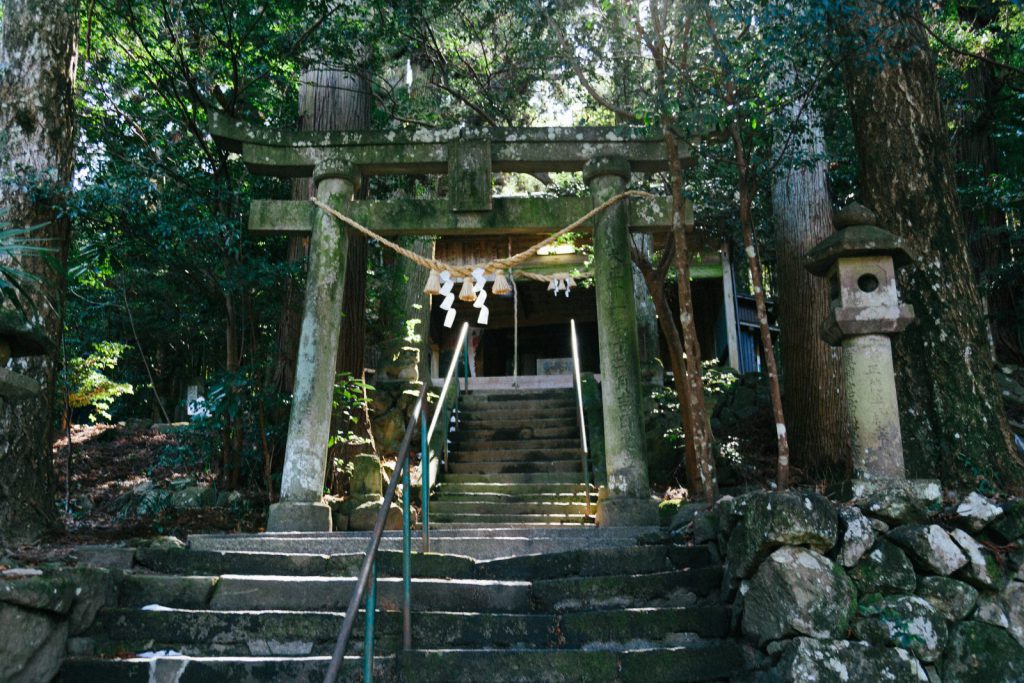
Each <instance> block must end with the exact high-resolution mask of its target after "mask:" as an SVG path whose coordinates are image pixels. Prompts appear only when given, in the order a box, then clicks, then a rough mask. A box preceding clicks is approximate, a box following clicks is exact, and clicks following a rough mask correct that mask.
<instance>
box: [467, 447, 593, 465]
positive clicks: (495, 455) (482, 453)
mask: <svg viewBox="0 0 1024 683" xmlns="http://www.w3.org/2000/svg"><path fill="white" fill-rule="evenodd" d="M502 460H504V461H519V460H533V461H536V462H549V461H551V460H575V461H576V462H577V463H582V462H583V459H582V455H581V453H580V446H579V443H570V444H569V445H568V446H565V445H562V446H555V445H550V444H547V443H546V442H540V443H515V442H512V443H509V442H498V443H494V444H491V445H490V446H484V447H483V448H473V449H470V448H461V447H459V448H455V449H453V450H452V453H451V456H450V457H449V461H448V467H449V469H450V468H451V466H452V465H453V464H455V463H468V462H495V461H502Z"/></svg>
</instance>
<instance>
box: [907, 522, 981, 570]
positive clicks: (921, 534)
mask: <svg viewBox="0 0 1024 683" xmlns="http://www.w3.org/2000/svg"><path fill="white" fill-rule="evenodd" d="M888 538H889V540H890V541H892V542H893V543H895V544H896V545H898V546H900V547H901V548H903V549H904V550H905V551H906V552H907V555H909V556H910V559H911V561H912V562H913V563H914V564H915V565H916V566H918V567H920V568H921V569H923V570H925V571H927V572H930V573H932V574H938V575H939V576H949V575H950V574H952V573H953V572H955V571H956V570H957V569H960V568H961V567H963V566H964V565H965V564H967V556H966V555H964V553H963V551H962V550H961V549H960V546H958V545H957V544H956V543H954V542H953V539H952V538H950V536H949V534H948V533H946V530H945V529H943V528H942V527H940V526H939V525H938V524H929V525H928V526H925V525H923V524H906V525H904V526H901V527H897V528H895V529H893V530H892V531H890V532H889V536H888Z"/></svg>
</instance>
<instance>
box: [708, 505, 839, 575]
mask: <svg viewBox="0 0 1024 683" xmlns="http://www.w3.org/2000/svg"><path fill="white" fill-rule="evenodd" d="M729 515H730V516H732V517H734V518H735V517H738V518H739V521H738V522H737V523H736V525H735V527H734V528H733V530H732V534H731V535H730V536H729V544H728V549H727V553H726V557H727V561H726V572H727V573H728V575H729V577H730V578H732V579H738V578H747V577H749V576H750V575H751V574H753V573H754V570H755V569H757V567H758V565H759V564H761V562H763V561H764V558H766V557H768V555H769V554H770V553H771V552H772V551H773V550H775V549H776V548H778V547H780V546H809V547H811V548H813V549H815V550H817V551H819V552H821V553H826V552H828V551H829V550H831V549H832V547H833V546H834V545H835V544H836V536H837V534H838V521H837V515H836V510H835V507H834V506H833V505H832V503H830V502H829V501H828V499H826V498H824V497H822V496H819V495H817V494H814V493H797V492H783V493H769V492H766V491H760V492H757V493H751V494H748V495H745V496H742V497H740V498H737V499H736V500H735V501H733V503H732V504H731V505H730V506H729Z"/></svg>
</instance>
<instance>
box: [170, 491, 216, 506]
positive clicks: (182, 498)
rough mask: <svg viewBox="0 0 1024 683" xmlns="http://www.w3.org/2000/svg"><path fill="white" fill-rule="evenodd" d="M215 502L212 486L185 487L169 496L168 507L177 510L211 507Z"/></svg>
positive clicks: (214, 492)
mask: <svg viewBox="0 0 1024 683" xmlns="http://www.w3.org/2000/svg"><path fill="white" fill-rule="evenodd" d="M216 502H217V491H216V489H214V488H213V487H212V486H186V487H184V488H182V489H179V490H177V491H175V492H174V493H172V494H171V499H170V505H171V507H173V508H175V509H178V510H193V509H197V508H204V507H211V506H213V505H214V504H216Z"/></svg>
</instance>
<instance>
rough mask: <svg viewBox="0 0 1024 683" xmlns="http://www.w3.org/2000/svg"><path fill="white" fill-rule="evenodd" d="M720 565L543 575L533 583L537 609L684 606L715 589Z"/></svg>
mask: <svg viewBox="0 0 1024 683" xmlns="http://www.w3.org/2000/svg"><path fill="white" fill-rule="evenodd" d="M721 582H722V568H721V567H696V568H691V569H682V570H675V571H667V572H660V573H657V574H633V575H628V576H622V575H615V576H597V577H580V578H566V579H547V580H542V581H535V582H534V583H533V600H534V604H535V605H536V607H537V608H538V609H542V610H554V611H576V610H586V609H607V608H610V607H627V606H637V605H650V604H652V603H663V604H666V605H673V606H688V605H690V604H693V602H695V601H696V598H697V597H703V596H707V595H709V594H711V593H712V592H715V591H717V590H718V588H719V586H720V585H721Z"/></svg>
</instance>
